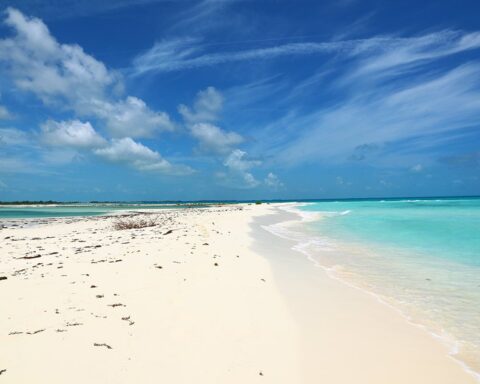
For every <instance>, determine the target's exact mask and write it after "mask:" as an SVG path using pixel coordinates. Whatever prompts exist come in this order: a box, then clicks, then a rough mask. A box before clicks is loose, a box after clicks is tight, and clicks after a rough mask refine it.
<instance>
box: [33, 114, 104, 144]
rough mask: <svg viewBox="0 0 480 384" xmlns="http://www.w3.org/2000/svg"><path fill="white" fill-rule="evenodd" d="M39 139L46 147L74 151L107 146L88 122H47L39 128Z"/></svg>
mask: <svg viewBox="0 0 480 384" xmlns="http://www.w3.org/2000/svg"><path fill="white" fill-rule="evenodd" d="M41 139H42V141H43V142H44V143H46V144H47V145H51V146H56V147H65V146H66V147H71V148H76V149H81V148H83V149H86V148H98V147H102V146H105V145H106V144H107V141H106V140H105V139H104V138H103V137H102V136H100V135H99V134H98V133H97V132H96V131H95V129H93V127H92V125H91V124H90V123H89V122H85V123H82V122H81V121H79V120H69V121H54V120H48V121H47V122H46V123H44V124H42V126H41Z"/></svg>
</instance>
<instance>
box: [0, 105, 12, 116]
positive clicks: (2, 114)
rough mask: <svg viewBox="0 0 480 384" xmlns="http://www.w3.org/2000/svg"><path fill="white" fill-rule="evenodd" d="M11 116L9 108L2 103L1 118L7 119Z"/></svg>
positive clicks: (0, 107) (0, 106)
mask: <svg viewBox="0 0 480 384" xmlns="http://www.w3.org/2000/svg"><path fill="white" fill-rule="evenodd" d="M10 117H11V115H10V112H8V109H7V108H6V107H4V106H3V105H0V120H6V119H9V118H10Z"/></svg>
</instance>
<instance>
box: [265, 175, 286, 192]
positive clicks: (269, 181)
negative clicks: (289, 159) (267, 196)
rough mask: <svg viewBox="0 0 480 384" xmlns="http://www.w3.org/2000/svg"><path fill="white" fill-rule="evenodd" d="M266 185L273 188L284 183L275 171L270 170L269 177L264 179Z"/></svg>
mask: <svg viewBox="0 0 480 384" xmlns="http://www.w3.org/2000/svg"><path fill="white" fill-rule="evenodd" d="M263 182H264V183H265V185H266V186H268V187H270V188H273V189H278V188H281V187H283V183H282V182H281V181H280V179H279V178H278V177H277V175H275V174H274V173H272V172H270V173H269V174H268V175H267V177H266V178H265V179H264V180H263Z"/></svg>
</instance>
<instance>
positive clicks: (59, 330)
mask: <svg viewBox="0 0 480 384" xmlns="http://www.w3.org/2000/svg"><path fill="white" fill-rule="evenodd" d="M55 332H58V333H62V332H67V330H66V329H56V330H55Z"/></svg>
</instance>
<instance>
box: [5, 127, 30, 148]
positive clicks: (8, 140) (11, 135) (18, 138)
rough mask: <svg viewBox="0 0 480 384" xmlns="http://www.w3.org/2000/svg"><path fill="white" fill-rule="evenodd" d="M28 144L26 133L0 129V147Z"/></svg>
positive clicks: (11, 129) (13, 129) (14, 129)
mask: <svg viewBox="0 0 480 384" xmlns="http://www.w3.org/2000/svg"><path fill="white" fill-rule="evenodd" d="M29 142H30V140H29V137H28V135H27V133H25V132H24V131H21V130H20V129H16V128H0V146H2V145H6V146H17V145H26V144H28V143H29Z"/></svg>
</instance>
